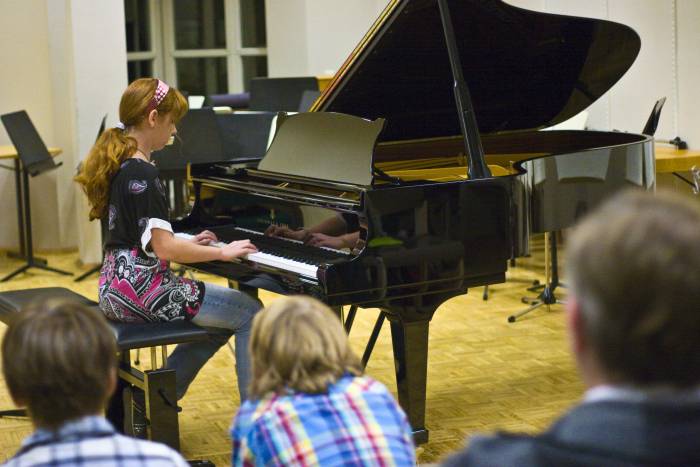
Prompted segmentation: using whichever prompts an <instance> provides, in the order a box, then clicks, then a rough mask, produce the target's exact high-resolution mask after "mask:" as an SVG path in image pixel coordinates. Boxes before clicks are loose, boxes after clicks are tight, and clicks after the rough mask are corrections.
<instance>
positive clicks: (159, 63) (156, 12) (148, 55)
mask: <svg viewBox="0 0 700 467" xmlns="http://www.w3.org/2000/svg"><path fill="white" fill-rule="evenodd" d="M148 3H149V5H148V6H149V18H148V20H149V22H150V28H149V32H150V34H151V37H150V42H151V50H149V51H145V52H127V53H126V61H127V62H133V61H143V60H151V62H152V63H153V76H154V77H155V78H160V79H164V80H166V81H167V78H165V77H164V73H163V53H162V50H163V34H162V31H161V23H162V21H161V15H162V13H161V10H162V5H161V0H149V2H148Z"/></svg>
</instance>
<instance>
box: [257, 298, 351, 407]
mask: <svg viewBox="0 0 700 467" xmlns="http://www.w3.org/2000/svg"><path fill="white" fill-rule="evenodd" d="M250 354H251V359H252V367H253V378H252V382H251V386H250V394H251V397H252V398H254V399H259V398H262V397H263V396H265V395H266V394H269V393H272V392H274V393H283V392H284V391H286V390H292V391H298V392H304V393H312V394H319V393H324V392H326V390H327V389H328V385H329V384H332V383H334V382H335V381H337V380H338V379H339V378H340V377H341V376H343V375H344V374H348V373H349V374H352V375H360V374H362V367H361V365H360V361H359V359H358V358H357V356H356V355H355V354H354V353H353V351H352V349H351V348H350V344H349V342H348V338H347V335H346V334H345V330H344V329H343V326H342V324H341V323H340V320H339V319H338V317H337V316H336V315H335V314H334V313H333V312H332V311H331V310H330V309H329V308H328V307H327V306H326V305H324V304H323V303H321V302H319V301H318V300H316V299H313V298H310V297H301V296H297V297H284V298H280V299H278V300H275V301H274V302H273V303H272V304H271V305H270V306H268V307H266V308H265V309H264V310H263V311H261V312H260V313H258V314H257V315H256V316H255V318H254V320H253V331H252V336H251V340H250Z"/></svg>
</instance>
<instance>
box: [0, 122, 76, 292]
mask: <svg viewBox="0 0 700 467" xmlns="http://www.w3.org/2000/svg"><path fill="white" fill-rule="evenodd" d="M0 119H2V123H3V125H5V129H6V130H7V134H8V136H9V137H10V140H12V144H13V145H14V146H15V148H16V149H17V155H18V159H19V161H21V164H17V165H16V166H15V169H16V171H17V172H16V173H15V183H16V185H17V217H18V225H19V236H20V251H21V253H22V254H23V255H24V256H25V258H26V261H27V263H26V264H25V265H24V266H22V267H20V268H18V269H17V270H15V271H14V272H11V273H10V274H8V275H6V276H5V277H4V278H2V280H0V282H6V281H9V280H10V279H12V278H13V277H15V276H16V275H18V274H21V273H23V272H25V271H27V270H29V269H31V268H36V269H43V270H45V271H51V272H55V273H58V274H64V275H67V276H71V275H73V274H72V273H70V272H68V271H62V270H60V269H56V268H52V267H49V266H47V265H46V261H45V260H43V259H40V258H36V257H35V256H34V245H33V240H32V215H31V203H30V196H29V175H31V176H32V177H35V176H37V175H39V174H42V173H44V172H47V171H49V170H53V169H55V168H57V167H59V166H60V165H61V163H60V162H59V163H58V164H56V162H55V161H54V160H53V157H51V154H49V150H48V149H47V148H46V145H45V144H44V141H42V139H41V136H39V132H38V131H37V130H36V128H35V127H34V124H33V123H32V121H31V119H30V118H29V115H27V112H25V111H24V110H20V111H19V112H13V113H9V114H5V115H2V116H0ZM20 165H21V167H20ZM19 172H21V174H20V173H19Z"/></svg>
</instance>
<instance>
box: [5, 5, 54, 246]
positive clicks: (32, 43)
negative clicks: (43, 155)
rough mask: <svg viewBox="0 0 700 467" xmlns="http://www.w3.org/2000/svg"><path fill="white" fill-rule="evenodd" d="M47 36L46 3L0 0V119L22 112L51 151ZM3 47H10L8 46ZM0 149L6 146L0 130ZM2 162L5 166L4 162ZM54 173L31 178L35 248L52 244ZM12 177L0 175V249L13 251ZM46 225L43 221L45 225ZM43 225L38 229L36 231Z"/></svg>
mask: <svg viewBox="0 0 700 467" xmlns="http://www.w3.org/2000/svg"><path fill="white" fill-rule="evenodd" d="M48 38H49V32H48V20H47V9H46V1H45V0H3V3H2V13H1V14H0V44H2V45H1V46H0V63H2V64H3V73H0V114H5V113H8V112H15V111H17V110H26V111H27V113H28V114H29V117H30V118H31V119H32V121H33V122H34V125H35V126H36V128H37V130H38V131H39V134H40V135H41V137H42V139H43V140H44V142H45V143H46V144H47V145H48V146H55V145H56V140H55V137H54V123H53V122H54V114H53V92H52V89H51V80H52V75H51V66H50V63H49V40H48ZM8 44H13V46H11V47H10V46H9V45H8ZM0 144H11V143H10V139H9V137H8V136H7V133H6V132H5V127H4V126H2V125H0ZM3 162H7V161H3ZM56 178H57V172H56V171H54V172H51V173H47V174H44V175H41V176H38V177H36V178H34V179H31V181H30V185H31V194H32V198H31V200H32V202H31V207H32V211H33V212H32V214H33V215H32V218H33V219H34V221H35V224H37V226H38V227H37V228H35V229H34V245H35V246H37V247H39V248H41V247H46V246H49V245H52V244H53V243H54V238H53V235H55V233H52V232H51V231H50V230H49V229H48V228H46V227H48V226H49V225H55V224H56V223H57V222H58V216H57V214H56V209H57V204H56V191H57V186H56ZM15 203H16V196H15V182H14V174H13V173H12V172H10V171H7V170H0V212H1V213H2V216H0V219H2V221H0V248H16V247H17V245H18V243H19V242H18V240H19V234H18V232H17V210H16V205H15ZM44 221H45V222H44ZM42 225H43V226H44V227H43V228H42V227H39V226H42Z"/></svg>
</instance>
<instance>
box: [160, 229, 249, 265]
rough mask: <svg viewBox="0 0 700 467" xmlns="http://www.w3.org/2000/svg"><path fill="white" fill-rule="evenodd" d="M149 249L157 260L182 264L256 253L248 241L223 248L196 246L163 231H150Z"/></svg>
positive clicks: (226, 259)
mask: <svg viewBox="0 0 700 467" xmlns="http://www.w3.org/2000/svg"><path fill="white" fill-rule="evenodd" d="M151 248H152V249H153V252H154V253H155V254H156V256H158V258H160V259H164V260H166V261H174V262H176V263H182V264H187V263H201V262H206V261H216V260H219V261H231V260H233V259H234V258H240V257H242V256H246V255H248V254H250V253H255V252H257V251H258V249H257V248H256V247H255V245H253V244H252V243H250V240H238V241H235V242H231V243H229V244H227V245H225V246H223V247H218V246H208V245H198V244H197V243H194V242H190V241H188V240H184V239H181V238H177V237H175V236H173V234H172V233H171V232H168V231H167V230H163V229H153V230H152V231H151Z"/></svg>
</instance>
